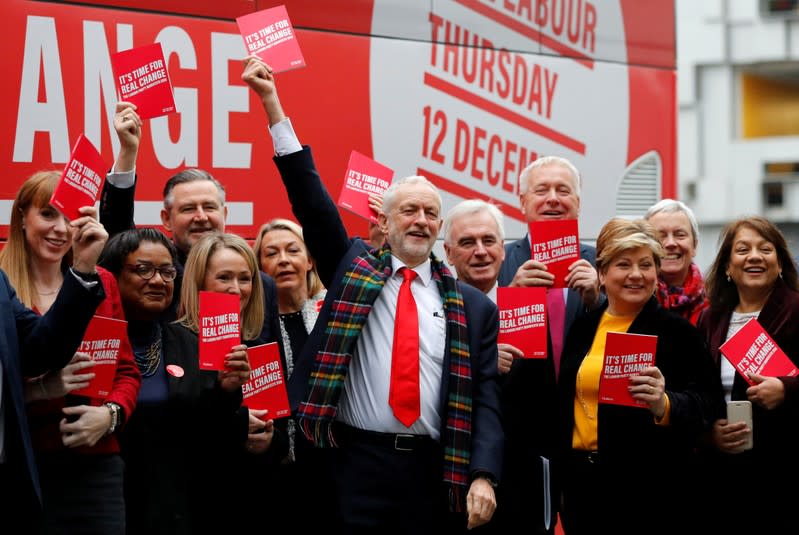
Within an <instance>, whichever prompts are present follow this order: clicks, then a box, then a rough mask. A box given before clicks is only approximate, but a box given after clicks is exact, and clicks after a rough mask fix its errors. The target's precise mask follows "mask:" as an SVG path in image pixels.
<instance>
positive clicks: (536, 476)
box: [490, 236, 596, 533]
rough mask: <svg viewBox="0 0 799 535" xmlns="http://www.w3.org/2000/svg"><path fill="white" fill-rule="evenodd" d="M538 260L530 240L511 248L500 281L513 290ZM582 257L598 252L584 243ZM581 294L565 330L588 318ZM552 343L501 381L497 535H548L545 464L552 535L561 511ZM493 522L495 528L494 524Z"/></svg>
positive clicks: (571, 305)
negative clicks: (520, 534) (522, 532)
mask: <svg viewBox="0 0 799 535" xmlns="http://www.w3.org/2000/svg"><path fill="white" fill-rule="evenodd" d="M531 257H532V255H531V252H530V240H529V238H528V236H525V237H524V238H522V239H520V240H516V241H515V242H512V243H509V244H507V245H505V260H504V261H503V262H502V266H501V267H500V270H499V279H498V283H499V285H500V286H508V285H509V284H510V283H511V281H513V276H514V275H515V274H516V270H518V269H519V266H521V265H522V264H523V263H524V262H526V261H527V260H530V258H531ZM580 257H581V258H584V259H585V260H588V261H589V262H590V263H591V265H594V264H595V263H596V249H594V248H593V247H592V246H590V245H585V244H580ZM585 313H586V309H585V307H584V306H583V302H582V298H581V297H580V293H579V292H577V291H574V290H569V291H568V298H567V300H566V318H565V322H564V327H565V330H566V332H568V330H569V327H570V326H571V324H572V323H573V322H574V320H575V319H576V318H578V317H582V316H583V315H585ZM551 355H552V341H551V340H550V339H549V335H548V334H547V358H546V359H517V360H516V361H514V363H513V365H512V366H511V369H510V371H509V372H508V373H506V374H505V375H502V376H501V377H500V384H501V388H502V394H501V396H502V414H503V418H504V421H505V464H504V468H503V473H504V474H505V477H504V481H503V484H502V486H501V487H500V488H499V491H498V496H497V501H498V503H501V506H500V507H498V508H497V512H496V514H495V515H494V518H493V519H492V521H491V524H493V528H494V529H495V531H496V533H503V532H508V531H512V530H514V529H515V526H518V525H519V524H520V523H522V522H523V523H525V524H526V525H529V526H530V529H531V533H545V532H546V530H545V527H544V518H545V517H544V514H545V511H546V505H545V496H544V491H543V489H544V461H543V460H542V459H541V458H542V457H545V458H546V459H548V460H549V462H550V489H549V494H550V502H549V515H550V532H551V531H552V530H553V529H554V525H555V522H556V518H557V517H556V514H557V511H558V509H559V503H558V502H559V499H558V481H557V467H556V466H555V451H556V437H557V431H556V430H557V427H558V417H557V407H556V400H557V384H556V382H555V365H554V362H553V360H552V357H551ZM491 524H490V525H491Z"/></svg>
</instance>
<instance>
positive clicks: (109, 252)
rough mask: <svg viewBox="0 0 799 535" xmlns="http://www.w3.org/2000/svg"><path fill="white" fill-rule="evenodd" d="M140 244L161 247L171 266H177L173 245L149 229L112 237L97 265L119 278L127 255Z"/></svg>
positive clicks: (175, 251)
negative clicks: (151, 244)
mask: <svg viewBox="0 0 799 535" xmlns="http://www.w3.org/2000/svg"><path fill="white" fill-rule="evenodd" d="M142 242H150V243H155V244H160V245H163V246H164V247H166V250H167V251H168V252H169V256H170V257H171V259H172V265H173V266H175V265H177V262H178V254H177V250H176V249H175V244H174V243H172V240H170V239H169V238H167V237H166V235H165V234H164V233H163V232H161V231H160V230H158V229H155V228H149V227H142V228H134V229H129V230H125V231H123V232H120V233H119V234H116V235H114V236H112V237H111V239H110V240H108V243H106V244H105V248H104V249H103V254H101V255H100V260H99V262H97V263H98V264H99V265H100V266H102V267H104V268H105V269H107V270H108V271H110V272H111V273H113V274H114V276H115V277H117V278H119V275H120V274H121V273H122V268H123V267H124V265H125V260H126V259H127V258H128V255H130V254H131V253H133V252H135V251H138V250H139V247H140V246H141V244H142ZM164 282H166V281H164ZM173 282H174V281H173Z"/></svg>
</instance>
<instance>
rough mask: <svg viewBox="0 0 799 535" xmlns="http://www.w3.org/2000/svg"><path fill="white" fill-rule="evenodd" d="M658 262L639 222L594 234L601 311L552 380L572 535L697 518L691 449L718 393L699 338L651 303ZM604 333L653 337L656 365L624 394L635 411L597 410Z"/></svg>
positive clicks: (572, 335) (575, 337)
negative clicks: (603, 297)
mask: <svg viewBox="0 0 799 535" xmlns="http://www.w3.org/2000/svg"><path fill="white" fill-rule="evenodd" d="M662 255H663V249H662V247H661V245H660V242H659V241H658V238H657V234H656V232H655V230H654V228H653V227H652V225H651V224H649V223H648V222H646V221H644V220H636V221H629V220H625V219H613V220H611V221H609V222H608V223H607V224H606V225H605V226H604V227H603V228H602V230H601V231H600V233H599V237H598V239H597V257H596V266H597V271H598V273H599V281H600V284H601V285H602V286H603V287H604V291H605V294H606V295H607V302H606V303H605V304H603V305H602V306H600V307H599V308H597V309H596V310H594V311H593V312H591V313H589V314H588V315H587V316H586V317H585V318H583V319H581V320H578V321H576V322H575V323H574V324H573V326H572V327H571V329H570V330H569V333H568V336H567V337H566V342H565V347H564V350H563V356H562V360H561V374H560V378H559V381H558V388H559V394H558V395H559V409H560V418H561V423H562V426H561V429H560V441H559V442H560V446H561V447H560V452H561V455H560V458H559V469H560V471H561V477H560V481H561V485H562V492H563V495H562V498H563V508H562V513H561V515H562V519H563V527H564V530H565V532H566V533H568V534H569V535H580V534H582V533H592V534H593V533H614V534H619V533H648V534H651V533H681V532H683V531H684V530H685V529H688V528H689V527H690V522H691V520H690V519H691V518H692V516H693V515H694V514H697V512H698V511H697V509H698V508H695V505H696V503H697V500H696V499H695V495H694V494H693V490H694V489H695V488H696V486H695V485H692V483H691V478H692V476H693V474H694V473H695V471H694V470H693V468H694V466H695V459H694V446H695V445H696V442H697V440H698V438H699V436H700V435H701V434H702V433H703V431H705V430H706V429H708V427H709V421H711V418H712V416H713V414H715V412H714V411H716V410H718V408H717V407H715V406H714V404H715V403H718V401H717V400H718V399H719V397H718V394H717V393H718V392H719V390H718V389H719V388H720V386H719V385H718V382H717V381H716V380H715V379H714V373H713V363H712V360H711V358H710V355H709V353H708V351H707V349H706V348H705V345H704V343H703V341H702V337H701V336H700V334H699V332H698V331H697V330H696V329H695V328H694V327H693V326H692V325H691V324H690V323H689V322H688V321H687V320H686V319H684V318H682V317H678V316H676V315H674V314H670V313H669V312H668V311H666V310H665V309H664V308H662V307H661V306H660V305H659V304H658V301H657V299H656V298H655V297H654V292H655V290H656V289H657V278H658V269H659V267H660V260H661V258H662ZM608 332H626V333H636V334H645V335H653V336H657V346H656V353H655V363H654V365H653V366H647V367H644V368H643V369H641V370H640V371H638V372H637V373H638V374H637V375H632V376H631V377H630V378H629V383H628V385H627V390H628V391H629V393H630V394H631V396H632V399H633V400H635V401H637V402H639V403H640V406H623V405H615V404H608V403H600V402H599V386H600V380H601V376H602V372H603V370H604V354H605V339H606V336H607V333H608ZM625 353H626V354H633V353H636V349H635V346H631V348H630V350H629V351H628V352H625ZM618 371H622V372H623V371H624V369H623V367H622V369H621V370H618ZM692 508H694V509H692Z"/></svg>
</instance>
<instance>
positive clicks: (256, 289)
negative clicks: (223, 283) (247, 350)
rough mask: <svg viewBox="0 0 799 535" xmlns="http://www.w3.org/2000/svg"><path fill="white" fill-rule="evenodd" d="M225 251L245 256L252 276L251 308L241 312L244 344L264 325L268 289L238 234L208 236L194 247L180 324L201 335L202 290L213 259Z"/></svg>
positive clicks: (185, 277)
mask: <svg viewBox="0 0 799 535" xmlns="http://www.w3.org/2000/svg"><path fill="white" fill-rule="evenodd" d="M222 249H230V250H231V251H234V252H236V253H238V254H239V255H241V257H242V258H244V260H245V261H246V262H247V267H248V268H249V269H250V272H251V273H252V293H251V294H250V300H249V301H248V302H247V306H245V307H244V309H243V310H241V312H240V314H241V316H240V319H241V337H242V340H255V339H256V338H258V336H259V335H260V334H261V330H262V329H263V325H264V313H265V312H264V287H263V283H262V282H261V275H260V270H259V269H258V261H257V260H256V258H255V253H253V251H252V249H250V246H249V245H248V244H247V242H246V241H245V240H244V238H242V237H240V236H238V235H236V234H224V233H213V234H208V235H206V236H203V237H202V238H201V239H200V240H199V241H198V242H197V243H195V244H194V245H192V247H191V251H190V252H189V257H188V258H187V259H186V267H185V268H184V271H183V287H182V288H181V290H180V306H179V308H178V320H177V321H178V322H179V323H181V324H183V325H185V326H186V327H188V328H189V329H190V330H192V331H194V332H199V330H200V328H199V323H200V322H199V315H200V290H203V289H204V288H203V282H204V279H205V274H206V273H207V272H208V264H209V262H210V261H211V257H212V256H213V255H214V253H216V252H217V251H220V250H222Z"/></svg>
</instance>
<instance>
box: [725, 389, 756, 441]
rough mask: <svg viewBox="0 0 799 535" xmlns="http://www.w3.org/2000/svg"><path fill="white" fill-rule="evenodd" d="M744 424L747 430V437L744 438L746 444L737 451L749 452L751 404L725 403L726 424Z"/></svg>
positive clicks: (749, 402)
mask: <svg viewBox="0 0 799 535" xmlns="http://www.w3.org/2000/svg"><path fill="white" fill-rule="evenodd" d="M735 422H746V426H747V427H748V428H749V435H747V437H746V443H745V444H744V445H743V447H741V448H740V449H739V451H746V450H751V449H752V446H753V442H752V434H753V433H752V431H753V428H752V402H751V401H729V402H727V423H735Z"/></svg>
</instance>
